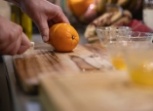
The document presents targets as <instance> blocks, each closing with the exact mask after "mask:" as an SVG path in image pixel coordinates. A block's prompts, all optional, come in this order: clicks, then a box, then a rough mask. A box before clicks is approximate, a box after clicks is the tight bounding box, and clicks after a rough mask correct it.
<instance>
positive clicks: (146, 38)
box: [107, 31, 153, 70]
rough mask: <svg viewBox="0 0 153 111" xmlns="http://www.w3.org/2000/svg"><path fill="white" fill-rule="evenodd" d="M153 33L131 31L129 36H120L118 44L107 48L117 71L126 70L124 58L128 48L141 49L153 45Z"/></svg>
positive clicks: (114, 43) (112, 44)
mask: <svg viewBox="0 0 153 111" xmlns="http://www.w3.org/2000/svg"><path fill="white" fill-rule="evenodd" d="M152 37H153V34H152V33H144V32H133V31H130V32H128V33H127V34H118V37H117V38H116V39H117V40H116V42H113V43H111V44H109V45H108V46H107V51H108V54H109V57H110V60H111V62H112V64H113V66H114V67H115V68H116V69H117V70H126V63H125V60H124V57H123V54H124V51H125V50H127V49H128V47H132V46H135V47H139V46H141V45H146V44H150V43H152Z"/></svg>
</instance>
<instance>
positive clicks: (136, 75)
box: [129, 63, 153, 86]
mask: <svg viewBox="0 0 153 111" xmlns="http://www.w3.org/2000/svg"><path fill="white" fill-rule="evenodd" d="M129 74H130V76H131V78H132V80H133V81H134V82H135V83H138V84H141V85H148V86H153V63H143V64H139V65H137V66H136V67H133V68H132V67H131V68H129Z"/></svg>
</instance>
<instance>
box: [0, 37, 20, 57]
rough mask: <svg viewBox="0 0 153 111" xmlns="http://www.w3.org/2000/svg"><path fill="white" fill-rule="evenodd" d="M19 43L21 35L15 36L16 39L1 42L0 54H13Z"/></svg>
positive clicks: (16, 50)
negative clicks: (5, 42)
mask: <svg viewBox="0 0 153 111" xmlns="http://www.w3.org/2000/svg"><path fill="white" fill-rule="evenodd" d="M20 44H21V37H17V39H15V40H14V41H12V42H9V43H7V44H3V49H1V51H0V52H1V53H2V54H7V55H15V54H17V52H18V50H19V47H20Z"/></svg>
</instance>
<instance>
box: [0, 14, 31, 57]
mask: <svg viewBox="0 0 153 111" xmlns="http://www.w3.org/2000/svg"><path fill="white" fill-rule="evenodd" d="M29 47H30V41H29V39H28V38H27V36H26V35H25V34H24V33H23V31H22V28H21V26H19V25H17V24H15V23H13V22H11V21H9V20H7V19H5V18H3V17H1V16H0V54H6V55H15V54H21V53H23V52H25V51H26V50H27V49H28V48H29Z"/></svg>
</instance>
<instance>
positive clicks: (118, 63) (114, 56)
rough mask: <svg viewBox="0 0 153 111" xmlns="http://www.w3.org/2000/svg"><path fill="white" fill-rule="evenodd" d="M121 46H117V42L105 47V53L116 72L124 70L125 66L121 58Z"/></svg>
mask: <svg viewBox="0 0 153 111" xmlns="http://www.w3.org/2000/svg"><path fill="white" fill-rule="evenodd" d="M121 45H122V44H118V43H117V42H114V43H111V44H109V45H108V46H107V52H108V55H109V58H110V61H111V63H112V65H113V66H114V67H115V68H116V69H117V70H126V64H125V62H124V58H123V51H122V50H123V47H121Z"/></svg>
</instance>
